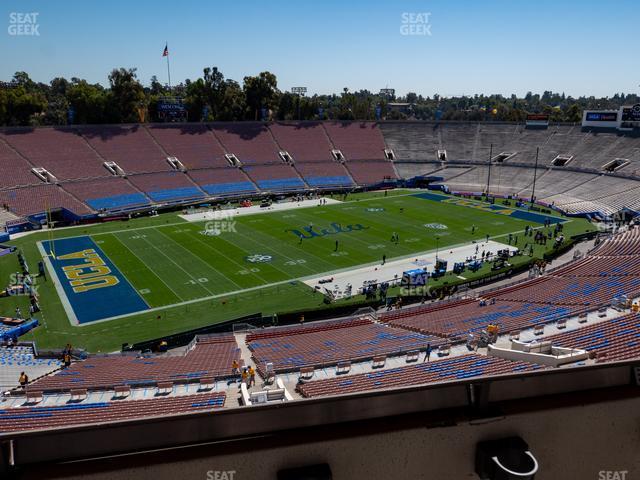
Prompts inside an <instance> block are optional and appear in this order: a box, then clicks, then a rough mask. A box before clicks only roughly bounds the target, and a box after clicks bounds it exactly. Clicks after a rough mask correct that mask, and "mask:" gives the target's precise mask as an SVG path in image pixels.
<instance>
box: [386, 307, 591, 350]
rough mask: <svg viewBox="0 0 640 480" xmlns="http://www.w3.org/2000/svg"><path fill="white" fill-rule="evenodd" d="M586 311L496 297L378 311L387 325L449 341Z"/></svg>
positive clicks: (532, 325) (518, 327)
mask: <svg viewBox="0 0 640 480" xmlns="http://www.w3.org/2000/svg"><path fill="white" fill-rule="evenodd" d="M585 311H586V308H584V307H581V306H579V305H550V304H541V303H535V302H533V301H531V302H526V301H522V302H519V301H509V300H496V302H495V303H490V304H487V305H484V306H481V305H480V303H479V302H478V301H477V300H473V299H467V300H461V301H459V302H455V303H451V304H445V305H443V306H439V305H438V304H436V305H435V306H427V307H421V308H415V309H407V310H399V311H396V312H389V313H385V314H382V315H381V317H380V319H381V320H382V321H384V322H388V323H389V324H390V325H393V326H395V327H400V328H406V329H409V330H413V331H416V332H421V333H423V334H426V335H436V336H439V337H443V338H448V339H450V340H451V341H453V342H456V341H458V342H460V341H464V340H465V339H466V335H467V334H468V333H479V332H480V331H482V330H484V329H486V328H487V325H489V324H494V325H498V326H499V327H500V331H501V332H503V333H508V332H512V331H516V330H522V329H526V328H532V327H534V326H536V325H543V324H545V323H550V322H554V321H556V320H557V319H558V318H563V317H569V316H574V315H578V314H580V313H583V312H585Z"/></svg>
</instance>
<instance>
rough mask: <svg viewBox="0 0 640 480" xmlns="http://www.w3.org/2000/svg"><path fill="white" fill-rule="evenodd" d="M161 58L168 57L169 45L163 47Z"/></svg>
mask: <svg viewBox="0 0 640 480" xmlns="http://www.w3.org/2000/svg"><path fill="white" fill-rule="evenodd" d="M162 56H163V57H168V56H169V45H165V46H164V50H163V51H162Z"/></svg>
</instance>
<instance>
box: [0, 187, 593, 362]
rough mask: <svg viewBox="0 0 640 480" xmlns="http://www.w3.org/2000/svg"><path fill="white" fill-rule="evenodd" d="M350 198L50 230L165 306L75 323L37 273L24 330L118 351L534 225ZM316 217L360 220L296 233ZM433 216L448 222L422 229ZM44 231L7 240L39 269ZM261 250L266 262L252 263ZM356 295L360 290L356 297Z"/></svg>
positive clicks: (319, 224)
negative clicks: (377, 267)
mask: <svg viewBox="0 0 640 480" xmlns="http://www.w3.org/2000/svg"><path fill="white" fill-rule="evenodd" d="M350 198H351V199H350V200H349V201H347V202H344V203H340V204H331V205H324V206H318V207H313V208H306V209H296V210H289V211H281V212H271V213H264V214H257V215H251V216H243V217H237V218H236V219H235V224H234V226H233V230H234V231H228V232H224V231H223V232H221V233H220V234H219V235H217V236H207V235H203V234H202V232H203V230H204V229H205V224H204V223H188V222H185V221H184V220H182V219H181V218H180V217H178V216H177V214H167V215H161V216H158V217H150V218H141V219H136V220H131V221H129V222H117V223H109V224H100V225H96V226H90V227H79V228H72V229H64V230H58V231H54V232H52V235H53V237H54V238H64V237H73V236H78V235H90V236H91V238H92V239H93V240H94V241H95V242H96V243H97V244H98V246H99V247H100V248H101V249H102V250H103V251H104V252H105V254H106V255H107V256H108V257H109V258H110V259H111V261H112V262H113V263H114V264H115V265H116V266H117V268H118V269H119V270H120V272H121V273H122V274H123V275H124V276H125V277H126V278H127V279H128V280H129V282H130V283H131V284H132V285H133V287H134V288H135V289H136V290H137V291H138V292H140V294H141V295H142V296H143V298H144V299H145V300H146V302H147V303H148V304H149V306H150V307H153V308H159V310H156V311H154V312H146V313H140V314H136V315H131V316H129V317H127V318H121V319H115V320H110V321H105V322H99V323H96V324H93V325H91V324H89V325H84V326H81V327H76V326H72V325H71V324H70V323H69V321H68V319H67V318H66V314H65V313H64V309H63V308H62V304H61V301H60V299H59V298H58V295H57V293H56V290H55V288H54V287H53V282H52V281H51V280H49V281H46V282H43V281H41V282H39V284H38V288H39V293H40V296H41V304H42V307H43V308H42V318H41V320H42V326H41V327H39V328H38V329H36V330H34V331H33V333H30V334H29V335H28V338H32V339H34V340H36V341H37V342H38V344H39V345H40V346H41V348H47V347H58V346H60V345H63V344H66V343H67V342H71V343H73V344H74V345H76V346H80V347H84V348H87V349H89V350H91V351H97V350H100V351H110V350H115V349H117V348H119V346H120V344H121V343H123V342H129V343H133V342H137V341H141V340H145V339H149V338H156V337H159V336H162V335H168V334H171V333H176V332H179V331H182V330H187V329H191V328H195V327H198V326H202V325H208V324H212V323H216V322H221V321H225V320H229V319H232V318H236V317H238V316H242V315H248V314H253V313H262V314H265V315H269V314H272V313H283V312H287V311H293V310H302V309H313V308H319V307H321V306H322V296H321V295H318V294H314V292H313V291H312V290H311V289H310V288H308V287H306V286H305V285H304V284H302V283H301V282H300V281H299V280H300V279H303V278H306V277H311V276H318V275H320V274H323V273H330V272H335V271H338V270H342V269H349V268H353V267H355V266H358V265H363V264H369V263H374V262H379V261H380V259H381V257H382V255H386V257H387V259H388V260H391V259H393V258H399V257H407V256H410V255H413V254H415V253H417V252H424V251H429V250H434V249H435V248H436V245H437V246H438V247H439V248H441V249H444V248H446V247H448V246H452V245H458V244H465V243H469V242H471V241H473V240H479V239H484V238H485V237H486V236H487V235H489V236H490V237H491V238H493V239H494V240H496V241H504V242H505V243H506V237H507V235H508V234H509V233H513V234H515V235H517V234H518V232H521V231H522V230H523V229H524V227H525V225H527V224H529V225H535V224H534V223H532V222H527V221H523V220H519V219H516V218H513V217H509V216H506V215H500V214H497V213H493V212H487V211H484V210H479V209H477V208H469V206H458V205H452V204H449V203H442V202H436V201H431V200H426V199H420V198H416V197H414V196H412V195H408V194H407V192H402V191H397V192H395V193H394V192H391V193H390V194H389V195H388V196H383V195H381V194H380V193H374V194H372V193H369V194H363V195H356V196H352V197H350ZM311 224H312V225H313V231H314V232H317V233H318V234H320V233H321V232H322V231H323V230H327V231H328V232H334V231H335V224H337V225H338V226H339V227H338V228H340V229H343V230H348V229H349V228H348V226H349V225H352V226H354V228H353V231H344V232H341V233H335V234H327V235H324V236H317V237H314V238H306V239H303V240H302V241H300V239H299V237H298V236H297V235H296V233H295V232H292V231H291V230H299V231H302V230H303V227H308V226H309V225H311ZM332 224H334V225H333V226H332ZM429 224H444V225H446V227H447V228H446V229H445V230H441V229H434V228H432V227H433V226H431V227H426V226H425V225H429ZM358 225H359V226H358ZM474 225H475V227H476V228H475V231H473V232H472V230H473V226H474ZM589 228H593V227H592V226H591V225H590V224H589V223H588V222H586V221H585V220H581V219H572V220H571V221H570V222H568V223H566V227H565V233H566V234H567V236H570V235H571V234H575V233H582V232H584V231H586V230H588V229H589ZM394 232H395V233H397V234H398V235H399V238H400V241H399V242H398V243H397V244H396V243H393V242H391V241H390V239H391V236H392V234H393V233H394ZM47 238H48V237H47V235H46V234H45V233H37V234H34V235H29V236H27V237H24V238H21V239H18V240H16V241H12V242H11V243H12V244H14V245H17V246H18V247H19V248H21V250H22V251H23V253H24V254H25V256H26V258H27V260H28V262H29V264H30V267H31V269H32V270H35V267H36V265H37V261H38V260H39V259H40V254H39V252H38V251H37V248H36V241H38V240H44V239H47ZM436 238H438V240H437V239H436ZM336 241H337V242H338V245H337V249H336ZM523 241H524V240H522V241H521V244H522V243H523ZM543 253H545V249H544V248H542V247H540V248H538V247H536V250H535V251H534V256H541V255H542V254H543ZM253 255H260V256H261V259H263V260H265V259H268V261H266V262H258V263H252V262H250V261H248V259H249V258H250V257H251V256H253ZM520 261H522V262H526V261H529V259H524V258H523V259H522V260H520ZM16 270H17V261H16V259H15V255H11V256H8V257H4V258H2V259H0V279H1V280H0V284H3V283H6V280H7V277H8V275H9V274H10V273H11V272H15V271H16ZM486 273H488V272H485V271H481V272H478V274H477V275H484V274H486ZM357 301H358V298H355V299H354V300H352V301H351V302H353V303H355V302H357ZM16 302H18V304H20V305H21V308H22V309H23V311H25V310H24V305H27V306H28V302H26V299H24V298H17V299H16V298H4V299H0V314H5V315H11V314H12V313H13V310H15V306H16V304H17V303H16ZM24 302H26V304H25V303H24Z"/></svg>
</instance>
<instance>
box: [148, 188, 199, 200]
mask: <svg viewBox="0 0 640 480" xmlns="http://www.w3.org/2000/svg"><path fill="white" fill-rule="evenodd" d="M147 195H149V198H151V200H153V201H154V202H167V201H171V200H182V199H184V198H199V197H204V195H203V194H202V192H201V191H200V190H198V189H197V188H196V187H182V188H170V189H167V190H156V191H154V192H147Z"/></svg>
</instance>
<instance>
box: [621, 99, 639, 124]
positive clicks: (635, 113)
mask: <svg viewBox="0 0 640 480" xmlns="http://www.w3.org/2000/svg"><path fill="white" fill-rule="evenodd" d="M622 121H623V122H640V103H638V104H636V105H633V106H632V107H622Z"/></svg>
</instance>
